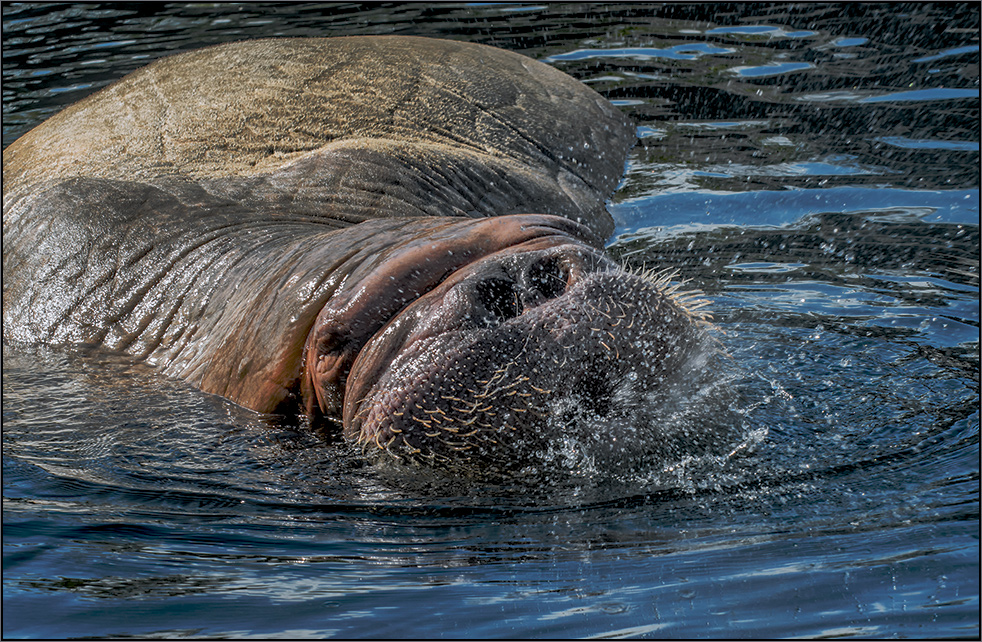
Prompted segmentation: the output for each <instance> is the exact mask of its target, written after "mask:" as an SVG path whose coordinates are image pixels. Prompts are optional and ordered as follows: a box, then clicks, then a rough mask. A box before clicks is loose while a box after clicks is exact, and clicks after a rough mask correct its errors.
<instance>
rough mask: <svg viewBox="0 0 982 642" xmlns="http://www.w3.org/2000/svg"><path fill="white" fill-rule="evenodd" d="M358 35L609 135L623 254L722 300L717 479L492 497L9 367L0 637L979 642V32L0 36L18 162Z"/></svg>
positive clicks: (218, 17)
mask: <svg viewBox="0 0 982 642" xmlns="http://www.w3.org/2000/svg"><path fill="white" fill-rule="evenodd" d="M379 33H401V34H417V35H427V36H442V37H449V38H456V39H461V40H470V41H475V42H482V43H487V44H493V45H497V46H501V47H505V48H508V49H513V50H516V51H521V52H523V53H526V54H527V55H530V56H532V57H534V58H537V59H541V60H546V61H548V62H550V63H551V64H553V65H555V66H556V67H558V68H560V69H562V70H564V71H566V72H567V73H570V74H572V75H574V76H576V77H577V78H580V79H581V80H583V81H584V82H587V83H589V84H590V85H591V86H593V87H594V88H595V89H597V90H598V91H600V92H601V93H603V94H604V95H606V96H607V97H608V98H609V99H611V100H613V101H615V102H616V103H617V104H619V105H621V106H622V108H623V109H624V110H625V111H626V112H627V113H628V114H630V115H631V117H632V118H633V119H634V121H635V122H636V123H637V124H638V126H639V135H640V136H641V140H640V143H639V145H638V146H637V147H636V148H635V149H634V151H633V152H632V155H631V158H630V161H629V165H628V168H627V174H626V177H625V179H624V181H623V184H622V186H621V187H620V189H619V190H618V192H617V194H616V195H615V197H614V199H613V202H612V205H611V208H612V210H613V212H614V214H615V217H616V219H617V222H618V228H617V231H616V233H615V237H614V238H613V239H611V252H612V254H614V255H615V256H618V257H619V258H620V259H621V260H622V261H623V262H625V263H627V264H629V265H631V266H632V267H642V266H644V267H645V268H659V267H663V266H675V267H677V268H678V269H679V270H680V271H681V274H682V276H683V277H684V278H686V279H690V280H691V286H692V287H698V288H701V289H702V290H704V291H705V292H706V293H707V295H708V296H709V298H710V299H711V300H712V308H713V310H714V313H715V323H716V327H717V332H718V335H719V337H720V340H721V341H722V342H723V344H724V345H725V346H726V349H727V352H728V354H729V357H728V358H727V359H726V361H725V365H724V372H721V375H720V376H721V377H726V378H727V379H728V380H730V383H731V386H732V387H733V389H734V391H735V394H736V395H737V399H736V400H735V401H734V402H733V403H732V405H731V411H732V412H734V413H736V414H737V416H738V418H739V420H738V425H739V428H740V430H741V434H742V440H741V441H740V446H739V448H737V449H736V451H735V452H733V453H727V454H723V455H704V456H692V457H682V456H680V457H679V458H678V459H677V460H673V461H669V462H644V461H642V462H638V463H637V465H636V466H635V467H634V468H633V469H632V470H630V471H610V470H603V469H602V467H601V468H598V467H596V466H590V465H589V464H590V462H584V461H581V460H577V459H576V457H573V456H571V457H569V458H568V460H562V459H561V458H560V459H559V462H560V464H562V465H559V466H558V469H559V470H557V471H553V474H551V475H550V476H548V478H547V479H546V480H545V481H543V479H541V478H535V479H532V478H530V479H527V480H523V479H518V480H515V481H514V482H513V483H510V484H507V485H506V484H489V483H484V482H481V481H480V480H479V479H471V480H468V479H460V478H457V477H453V478H448V477H447V476H445V475H441V474H440V473H439V472H438V471H436V472H434V471H410V472H407V471H404V470H399V469H397V468H392V467H389V466H385V465H382V464H378V463H375V462H373V461H369V460H365V459H363V458H362V457H361V456H360V453H359V452H358V451H357V449H355V448H353V447H351V446H349V445H347V444H344V443H340V442H337V441H335V440H331V439H329V438H322V437H321V436H318V435H315V434H312V433H311V432H310V431H309V430H307V429H306V428H305V427H304V426H303V425H297V424H291V423H289V422H282V421H280V422H277V421H272V420H269V419H264V418H262V417H259V416H256V415H254V414H252V413H250V412H247V411H244V410H242V409H240V408H237V407H235V406H234V405H232V404H229V403H227V402H225V401H223V400H221V399H218V398H215V397H211V396H208V395H204V394H201V393H199V392H197V391H195V390H193V389H190V388H189V387H188V386H186V385H184V384H182V383H180V382H174V381H169V380H166V379H162V378H161V377H160V376H159V375H157V374H155V373H154V372H153V370H152V369H151V368H148V367H146V366H143V365H140V364H134V363H133V362H132V361H130V360H129V359H127V358H124V357H120V356H117V355H111V354H105V353H98V352H92V351H87V350H76V351H69V350H53V349H41V350H37V351H33V350H30V351H29V350H24V349H18V348H14V347H11V346H6V345H5V346H4V352H3V439H4V441H3V485H4V506H3V508H4V530H3V544H4V558H3V559H4V573H3V582H4V589H3V633H4V635H5V636H8V637H83V636H115V637H123V636H134V635H135V636H142V637H150V636H172V637H179V636H188V637H194V636H253V637H267V636H281V637H305V636H320V637H323V636H328V635H335V636H343V637H355V636H377V637H423V638H443V637H460V636H476V637H530V636H538V637H550V636H554V637H588V636H598V637H621V636H646V637H764V638H767V637H790V636H826V637H833V636H835V637H978V635H979V409H978V403H979V99H978V98H979V71H978V70H979V66H978V65H979V38H978V36H979V8H978V5H977V4H974V3H969V4H964V5H957V4H945V5H923V4H915V5H896V4H879V5H875V6H873V7H870V6H863V5H856V4H849V5H844V6H828V5H811V4H805V5H797V6H794V7H792V6H781V5H769V6H766V7H763V6H755V5H736V6H733V5H715V4H709V5H698V4H697V5H681V4H679V5H669V6H667V7H661V8H657V7H646V6H638V5H631V6H621V5H603V6H589V5H576V6H563V5H548V6H535V5H494V4H491V5H437V6H425V5H422V6H421V5H412V6H407V5H395V6H392V7H371V8H367V9H366V8H361V7H357V6H354V5H341V6H336V5H303V6H294V5H264V4H250V5H227V4H223V5H204V4H198V5H189V6H182V5H149V4H146V5H144V4H139V3H134V4H124V5H81V6H79V5H44V6H32V5H10V6H5V7H4V16H3V36H4V40H3V43H4V44H3V62H4V65H3V136H4V145H5V146H6V145H8V144H9V143H10V141H12V140H14V139H15V138H16V137H17V136H19V135H20V134H22V133H23V132H25V131H26V130H28V129H29V128H30V127H32V126H34V125H35V124H37V123H39V122H40V121H41V120H43V119H44V118H46V117H47V116H49V115H51V114H52V113H55V112H56V111H58V110H59V109H60V108H62V107H64V106H65V105H67V104H70V103H71V102H74V101H75V100H78V99H79V98H81V97H82V96H84V95H87V94H88V93H91V92H92V91H94V90H96V89H97V88H99V87H101V86H104V85H105V84H107V83H108V82H111V81H112V80H113V79H115V78H118V77H119V76H121V75H123V74H124V73H126V72H128V71H130V70H132V69H134V68H136V67H139V66H141V65H143V64H146V63H147V62H148V61H149V60H152V59H154V58H156V57H158V56H160V55H164V54H168V53H173V52H177V51H183V50H188V49H192V48H196V47H200V46H203V45H208V44H214V43H218V42H224V41H228V40H236V39H241V38H250V37H259V36H273V35H287V36H314V35H323V36H328V35H345V34H379Z"/></svg>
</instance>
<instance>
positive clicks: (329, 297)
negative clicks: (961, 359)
mask: <svg viewBox="0 0 982 642" xmlns="http://www.w3.org/2000/svg"><path fill="white" fill-rule="evenodd" d="M199 79H202V80H199ZM633 141H634V133H633V128H632V126H631V125H630V123H628V122H627V121H626V120H625V119H624V118H623V117H622V116H621V115H620V113H619V112H617V111H616V109H614V108H613V107H612V106H611V105H609V104H608V103H607V102H606V101H604V100H603V99H602V98H601V97H600V96H598V95H597V94H595V93H594V92H592V90H590V89H588V88H587V87H585V86H584V85H582V84H580V83H578V82H576V81H575V80H573V79H571V78H569V77H568V76H565V75H564V74H562V73H560V72H558V71H556V70H554V69H551V68H549V67H547V66H545V65H542V64H540V63H536V62H534V61H531V60H529V59H527V58H524V57H522V56H519V55H517V54H513V53H509V52H504V51H501V50H497V49H493V48H490V47H484V46H480V45H470V44H463V43H454V42H447V41H436V40H429V39H422V38H406V37H358V38H337V39H292V40H264V41H253V42H248V43H233V44H229V45H222V46H219V47H213V48H210V49H205V50H201V51H196V52H191V53H188V54H182V55H179V56H174V57H171V58H165V59H162V60H160V61H158V62H157V63H154V64H153V65H150V66H149V67H147V68H144V69H142V70H139V71H137V72H134V73H133V74H131V75H130V76H128V77H126V78H124V79H123V80H121V81H119V82H117V83H116V84H114V85H111V86H110V87H108V88H106V89H104V90H103V91H101V92H99V93H97V94H94V95H93V96H90V97H89V98H87V99H85V100H83V101H81V102H80V103H78V104H76V105H73V106H72V107H69V108H68V109H66V110H65V111H63V112H62V113H60V114H58V115H56V116H55V117H53V118H52V119H50V120H49V121H47V122H46V123H44V124H42V125H40V126H39V127H37V128H36V129H34V130H32V131H31V132H29V133H28V134H26V135H25V136H23V137H22V138H21V139H19V140H18V141H15V142H14V143H13V144H12V145H11V146H10V147H9V148H8V149H7V150H6V151H5V152H4V156H3V165H4V168H3V172H4V214H3V274H4V285H3V288H4V291H3V319H4V321H3V323H4V340H5V341H15V342H19V343H27V344H44V343H46V344H70V343H85V344H94V345H100V346H104V347H106V348H109V349H113V350H120V351H125V352H128V353H130V354H133V355H135V356H137V357H139V358H142V359H145V360H146V361H148V362H150V363H153V364H155V365H157V366H158V367H160V369H161V370H162V371H163V372H164V373H165V374H167V375H170V376H174V377H179V378H182V379H185V380H187V381H189V382H191V383H192V384H194V385H196V386H198V387H200V388H201V389H202V390H204V391H206V392H211V393H215V394H219V395H222V396H225V397H227V398H229V399H231V400H233V401H235V402H237V403H239V404H242V405H243V406H246V407H248V408H251V409H254V410H257V411H260V412H264V413H292V412H299V413H302V414H306V415H309V416H311V417H324V418H327V419H329V420H333V421H337V422H339V423H340V424H341V425H342V431H343V434H344V435H345V436H346V437H347V438H349V439H352V440H357V441H360V442H362V443H365V444H369V445H377V446H378V447H379V448H382V449H387V450H389V451H391V452H394V453H397V454H403V453H404V454H417V455H422V456H424V457H428V458H454V459H459V458H461V457H466V456H470V455H477V456H480V457H481V458H484V459H488V458H496V459H499V460H508V459H510V458H512V457H514V455H515V454H516V453H518V452H520V451H522V450H523V449H526V450H527V449H529V448H532V449H534V448H536V447H538V446H540V445H541V444H542V443H545V442H548V441H549V440H550V439H553V438H555V437H556V436H557V434H569V433H573V432H579V433H583V432H587V433H589V432H590V431H596V430H605V431H610V432H612V433H613V432H614V431H617V430H619V429H623V428H624V427H625V426H631V425H632V424H636V423H638V422H642V421H644V422H649V423H650V422H651V421H652V414H653V413H655V414H656V413H657V406H658V404H659V403H664V402H665V400H666V399H667V398H669V397H671V396H672V395H674V394H675V393H674V392H673V391H674V390H676V386H677V385H678V384H679V382H680V381H683V380H685V379H687V378H688V377H689V376H690V374H691V373H692V372H694V371H695V369H697V368H698V367H699V365H700V364H702V363H703V362H704V358H705V355H706V354H708V353H709V352H711V349H710V348H709V347H708V343H707V339H706V337H705V335H704V333H703V331H702V329H701V326H702V325H703V323H702V320H701V316H700V315H699V314H698V313H694V312H693V311H692V309H693V308H692V306H689V305H687V303H686V300H685V299H684V298H680V297H677V296H674V295H673V294H671V292H670V291H669V290H668V289H667V288H666V285H665V283H663V282H659V281H656V280H652V279H650V278H647V277H644V276H641V275H638V274H633V273H628V272H626V271H624V270H622V269H621V268H620V267H618V266H617V265H616V264H614V263H612V262H611V261H610V260H609V259H607V258H605V257H604V255H603V251H602V248H603V241H604V238H605V237H606V236H607V235H608V234H609V233H610V231H611V229H612V222H611V219H610V216H609V214H608V213H607V211H606V208H605V207H604V203H603V201H604V198H606V196H607V195H608V194H609V193H610V192H611V191H612V190H613V188H614V187H615V185H616V181H617V179H618V177H619V175H620V172H621V169H622V167H623V162H624V158H625V155H626V153H627V150H628V149H629V148H630V146H631V145H632V144H633ZM657 399H661V401H660V402H657V401H656V400H657ZM611 439H616V435H611ZM465 453H466V454H465Z"/></svg>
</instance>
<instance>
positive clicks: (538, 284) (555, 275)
mask: <svg viewBox="0 0 982 642" xmlns="http://www.w3.org/2000/svg"><path fill="white" fill-rule="evenodd" d="M527 278H528V284H529V287H530V288H534V289H536V290H538V291H539V292H540V293H541V294H542V296H543V297H544V298H545V299H553V298H555V297H557V296H559V295H560V294H562V293H563V292H565V291H566V284H567V280H568V278H569V273H568V271H567V270H566V269H565V268H564V267H563V266H562V265H560V263H559V261H558V260H557V259H556V258H555V257H550V258H548V259H546V260H544V261H540V262H538V263H536V264H535V265H533V266H532V267H531V268H529V271H528V276H527Z"/></svg>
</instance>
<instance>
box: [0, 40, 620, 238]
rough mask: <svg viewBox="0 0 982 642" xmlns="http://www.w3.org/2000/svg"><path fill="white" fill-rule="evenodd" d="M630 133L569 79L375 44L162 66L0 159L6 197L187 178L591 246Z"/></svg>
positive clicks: (262, 51) (369, 212)
mask: <svg viewBox="0 0 982 642" xmlns="http://www.w3.org/2000/svg"><path fill="white" fill-rule="evenodd" d="M634 141H635V135H634V131H633V127H632V126H631V125H630V123H629V122H628V121H627V119H626V118H625V117H624V116H623V115H621V114H620V113H619V112H618V111H617V110H616V109H615V108H614V107H612V106H611V105H610V104H609V103H608V102H607V101H605V100H603V99H602V98H601V97H600V96H599V95H597V94H596V93H595V92H593V90H591V89H589V88H588V87H586V86H585V85H583V84H582V83H579V82H578V81H576V80H574V79H573V78H570V77H569V76H567V75H565V74H563V73H561V72H559V71H557V70H555V69H553V68H551V67H549V66H547V65H544V64H542V63H538V62H536V61H533V60H531V59H529V58H526V57H524V56H521V55H518V54H515V53H511V52H507V51H503V50H499V49H495V48H491V47H485V46H481V45H473V44H466V43H456V42H451V41H438V40H431V39H426V38H413V37H400V36H385V37H349V38H331V39H280V40H259V41H248V42H240V43H231V44H226V45H220V46H216V47H210V48H207V49H202V50H198V51H193V52H189V53H185V54H180V55H176V56H172V57H168V58H163V59H161V60H158V61H156V62H155V63H153V64H151V65H149V66H148V67H145V68H143V69H141V70H138V71H136V72H134V73H132V74H130V75H129V76H127V77H126V78H124V79H122V80H120V81H118V82H117V83H115V84H113V85H111V86H109V87H108V88H106V89H104V90H102V91H100V92H98V93H97V94H94V95H92V96H90V97H89V98H87V99H85V100H83V101H81V102H79V103H77V104H75V105H73V106H71V107H68V108H67V109H65V110H64V111H62V112H61V113H59V114H57V115H56V116H54V117H52V118H51V119H49V120H48V121H46V122H45V123H44V124H42V125H41V126H39V127H37V128H35V129H34V130H32V131H31V132H29V133H27V134H25V135H24V136H23V137H21V138H20V139H19V140H17V141H15V142H14V143H13V144H12V145H11V146H10V147H9V148H8V149H7V150H5V152H4V158H3V179H4V192H5V194H6V193H11V192H15V191H18V190H19V189H22V188H24V187H27V186H30V185H32V184H35V183H38V182H40V181H42V180H45V181H52V180H55V181H56V180H59V179H66V178H75V177H91V178H105V179H113V180H120V179H125V180H137V181H140V182H145V183H154V184H159V183H160V182H161V181H174V180H189V181H191V182H194V183H197V184H199V185H201V186H202V187H204V188H205V189H206V190H208V191H210V192H211V193H213V194H216V195H218V196H221V197H229V196H234V197H235V199H236V200H238V201H239V202H247V201H253V202H255V203H257V204H259V205H262V206H263V207H264V208H265V209H266V210H267V211H269V212H271V213H272V214H273V215H275V214H276V213H282V212H284V211H294V212H301V211H306V212H314V213H316V216H319V217H321V218H333V219H335V220H339V221H343V222H346V223H357V222H359V221H361V220H365V219H366V218H376V217H390V216H420V215H441V216H495V215H503V214H512V213H519V212H539V213H547V214H556V215H560V216H565V217H568V218H571V219H573V220H577V221H578V222H580V223H583V224H585V225H587V226H589V227H591V228H592V229H594V230H595V231H596V232H597V233H599V234H600V235H602V236H605V235H607V234H609V233H610V231H611V230H612V221H611V220H610V216H609V214H608V213H607V212H606V209H605V208H604V199H605V198H606V197H607V196H608V195H609V194H610V192H612V191H613V189H614V187H615V186H616V184H617V181H618V179H619V177H620V176H621V174H622V173H623V162H624V157H625V154H626V151H627V150H628V149H629V148H630V147H631V146H632V145H633V143H634Z"/></svg>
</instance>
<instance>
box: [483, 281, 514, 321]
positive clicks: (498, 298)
mask: <svg viewBox="0 0 982 642" xmlns="http://www.w3.org/2000/svg"><path fill="white" fill-rule="evenodd" d="M476 289H477V296H478V301H479V302H480V303H481V305H482V306H483V308H484V310H483V311H482V314H479V315H478V323H479V324H480V325H482V326H483V327H487V328H490V327H493V326H496V325H498V324H500V323H503V322H504V321H507V320H508V319H512V318H514V317H517V316H518V315H519V314H521V313H522V306H521V302H520V300H519V298H518V292H517V290H516V287H515V283H514V282H513V281H508V280H505V279H499V278H490V279H484V280H483V281H480V282H479V283H478V284H477V286H476Z"/></svg>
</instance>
